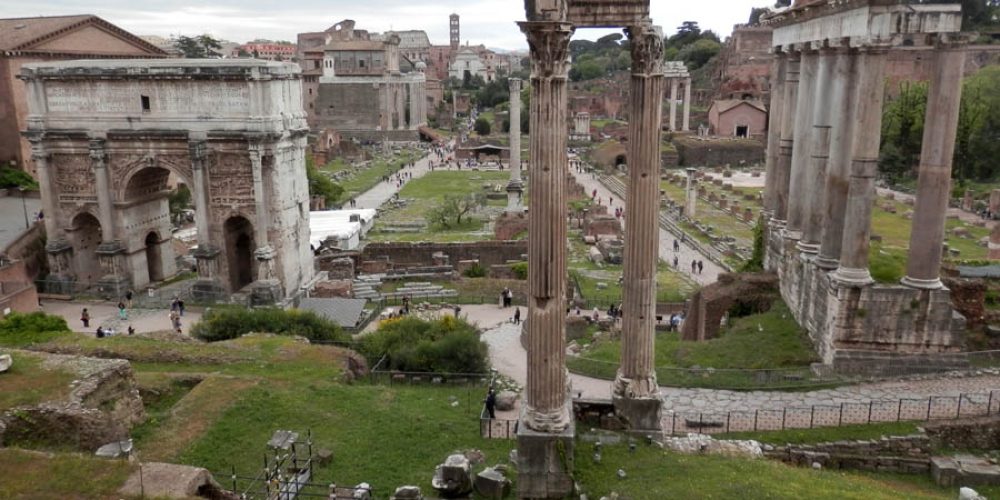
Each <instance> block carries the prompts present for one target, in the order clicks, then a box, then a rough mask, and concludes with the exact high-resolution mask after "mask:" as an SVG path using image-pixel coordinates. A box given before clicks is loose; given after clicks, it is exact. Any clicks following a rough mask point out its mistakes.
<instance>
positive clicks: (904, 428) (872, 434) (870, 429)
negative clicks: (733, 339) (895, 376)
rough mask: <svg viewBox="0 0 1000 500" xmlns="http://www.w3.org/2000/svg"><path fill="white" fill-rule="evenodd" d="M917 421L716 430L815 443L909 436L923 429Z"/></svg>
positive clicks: (765, 439) (731, 435) (719, 436)
mask: <svg viewBox="0 0 1000 500" xmlns="http://www.w3.org/2000/svg"><path fill="white" fill-rule="evenodd" d="M918 426H919V424H918V423H917V422H885V423H877V424H870V425H845V426H842V427H817V428H815V429H786V430H783V431H768V432H730V433H728V434H716V435H713V436H712V437H714V438H716V439H753V440H755V441H760V442H762V443H771V444H778V445H783V444H811V443H826V442H831V441H844V440H865V439H879V438H881V437H882V436H908V435H910V434H917V433H919V429H918Z"/></svg>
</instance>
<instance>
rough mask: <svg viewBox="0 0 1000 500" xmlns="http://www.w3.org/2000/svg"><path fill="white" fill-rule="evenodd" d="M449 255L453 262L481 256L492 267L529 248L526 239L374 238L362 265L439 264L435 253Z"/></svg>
mask: <svg viewBox="0 0 1000 500" xmlns="http://www.w3.org/2000/svg"><path fill="white" fill-rule="evenodd" d="M438 252H440V253H442V254H444V255H446V256H447V257H448V262H449V264H450V265H457V264H458V262H459V261H463V260H479V265H481V266H483V267H484V268H489V267H491V266H494V265H497V264H504V263H506V262H507V261H512V260H524V254H526V253H527V252H528V242H527V241H525V240H511V241H476V242H472V243H430V242H418V243H382V242H373V243H369V244H368V245H366V246H365V248H364V250H362V252H361V256H360V260H361V261H362V264H361V265H362V267H370V266H371V264H369V262H371V261H375V262H376V263H378V262H382V263H385V266H386V267H387V269H407V268H414V267H427V266H437V265H441V263H440V262H439V261H437V260H435V258H434V254H435V253H438Z"/></svg>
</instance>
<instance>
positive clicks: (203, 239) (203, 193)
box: [188, 141, 257, 248]
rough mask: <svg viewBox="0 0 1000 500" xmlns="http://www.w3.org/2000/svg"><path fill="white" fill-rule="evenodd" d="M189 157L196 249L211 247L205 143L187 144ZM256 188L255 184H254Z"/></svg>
mask: <svg viewBox="0 0 1000 500" xmlns="http://www.w3.org/2000/svg"><path fill="white" fill-rule="evenodd" d="M188 150H189V151H190V155H191V177H192V178H191V189H192V192H191V194H192V195H193V197H194V205H195V211H194V224H195V227H196V228H197V229H198V247H199V248H202V247H205V246H209V245H211V238H210V236H209V234H208V179H207V178H206V177H207V176H206V172H205V142H204V141H192V142H190V143H188ZM254 187H255V188H256V187H257V186H256V183H255V184H254Z"/></svg>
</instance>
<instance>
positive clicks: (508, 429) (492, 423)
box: [479, 373, 518, 439]
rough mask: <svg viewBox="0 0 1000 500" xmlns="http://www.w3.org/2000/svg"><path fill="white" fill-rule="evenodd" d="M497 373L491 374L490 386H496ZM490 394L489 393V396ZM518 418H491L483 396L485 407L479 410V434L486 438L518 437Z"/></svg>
mask: <svg viewBox="0 0 1000 500" xmlns="http://www.w3.org/2000/svg"><path fill="white" fill-rule="evenodd" d="M495 382H496V374H495V373H493V374H491V376H490V385H489V387H490V388H493V387H495V386H496V384H495ZM488 395H489V394H488V393H487V396H488ZM517 428H518V420H517V419H509V418H490V412H489V410H488V409H487V408H486V399H485V396H484V398H483V407H482V409H481V410H479V436H480V437H484V438H486V439H517Z"/></svg>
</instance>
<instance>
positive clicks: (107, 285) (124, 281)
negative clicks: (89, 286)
mask: <svg viewBox="0 0 1000 500" xmlns="http://www.w3.org/2000/svg"><path fill="white" fill-rule="evenodd" d="M129 288H131V284H130V282H129V279H128V277H127V276H122V275H120V274H109V275H106V276H104V277H102V278H101V279H99V280H97V293H98V294H100V296H101V297H103V298H104V299H105V300H112V301H113V300H115V299H121V298H122V297H125V294H126V293H127V292H128V290H129Z"/></svg>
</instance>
